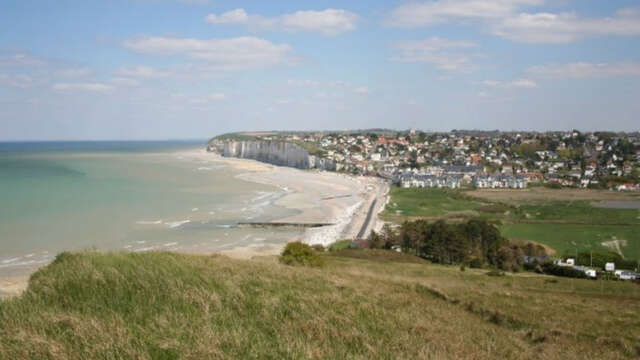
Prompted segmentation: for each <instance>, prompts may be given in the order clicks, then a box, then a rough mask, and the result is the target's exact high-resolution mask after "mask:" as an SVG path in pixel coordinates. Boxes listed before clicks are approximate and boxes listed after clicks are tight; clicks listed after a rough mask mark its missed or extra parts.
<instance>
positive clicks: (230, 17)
mask: <svg viewBox="0 0 640 360" xmlns="http://www.w3.org/2000/svg"><path fill="white" fill-rule="evenodd" d="M207 22H208V23H211V24H248V23H249V14H247V12H246V11H245V10H244V9H235V10H231V11H227V12H226V13H222V14H220V15H216V14H209V15H207Z"/></svg>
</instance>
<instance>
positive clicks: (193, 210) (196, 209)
mask: <svg viewBox="0 0 640 360" xmlns="http://www.w3.org/2000/svg"><path fill="white" fill-rule="evenodd" d="M198 210H200V209H198V208H193V209H191V211H192V212H196V211H198Z"/></svg>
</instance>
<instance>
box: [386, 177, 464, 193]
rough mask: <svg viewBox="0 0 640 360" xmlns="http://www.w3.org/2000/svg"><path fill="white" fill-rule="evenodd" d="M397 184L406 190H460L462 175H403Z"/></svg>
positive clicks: (398, 178) (397, 180)
mask: <svg viewBox="0 0 640 360" xmlns="http://www.w3.org/2000/svg"><path fill="white" fill-rule="evenodd" d="M396 183H397V184H398V185H400V186H402V187H404V188H438V189H459V188H460V184H461V183H462V176H461V175H415V174H412V173H409V174H403V175H400V176H399V177H397V178H396Z"/></svg>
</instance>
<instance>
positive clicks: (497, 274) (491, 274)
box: [487, 270, 504, 276]
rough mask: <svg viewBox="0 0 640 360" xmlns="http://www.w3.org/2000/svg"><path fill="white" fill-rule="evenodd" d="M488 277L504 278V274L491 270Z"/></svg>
mask: <svg viewBox="0 0 640 360" xmlns="http://www.w3.org/2000/svg"><path fill="white" fill-rule="evenodd" d="M487 275H489V276H504V272H502V271H500V270H491V271H489V272H488V273H487Z"/></svg>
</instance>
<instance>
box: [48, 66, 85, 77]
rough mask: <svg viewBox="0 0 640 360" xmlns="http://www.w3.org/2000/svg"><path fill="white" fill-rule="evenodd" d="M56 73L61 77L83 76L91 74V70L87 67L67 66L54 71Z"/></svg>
mask: <svg viewBox="0 0 640 360" xmlns="http://www.w3.org/2000/svg"><path fill="white" fill-rule="evenodd" d="M56 75H58V76H63V77H71V78H74V77H85V76H89V75H91V70H90V69H89V68H86V67H83V68H69V69H63V70H60V71H57V72H56Z"/></svg>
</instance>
